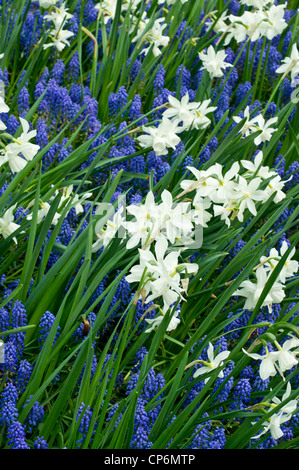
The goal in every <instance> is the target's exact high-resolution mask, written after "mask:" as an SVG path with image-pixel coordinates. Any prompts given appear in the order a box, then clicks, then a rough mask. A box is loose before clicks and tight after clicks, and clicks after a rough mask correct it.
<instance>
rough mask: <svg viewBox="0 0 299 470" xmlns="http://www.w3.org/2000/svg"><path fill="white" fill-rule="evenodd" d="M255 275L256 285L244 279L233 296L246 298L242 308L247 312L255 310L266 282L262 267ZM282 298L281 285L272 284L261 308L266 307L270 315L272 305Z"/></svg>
mask: <svg viewBox="0 0 299 470" xmlns="http://www.w3.org/2000/svg"><path fill="white" fill-rule="evenodd" d="M255 273H256V279H257V282H256V283H255V282H251V281H250V280H248V279H246V280H245V281H243V282H242V283H241V284H240V288H239V289H238V290H236V292H235V293H234V294H233V295H238V296H241V297H245V298H246V301H245V305H244V308H245V309H247V310H253V309H254V308H255V306H256V304H257V302H258V300H259V298H260V296H261V294H262V292H263V290H264V287H265V284H266V282H267V280H268V274H267V272H266V270H265V269H264V267H263V266H261V267H259V268H257V270H256V272H255ZM284 297H285V292H284V290H283V285H282V284H281V283H279V282H274V283H273V285H272V287H271V289H270V292H268V294H267V295H266V298H265V299H264V301H263V303H262V305H261V306H262V307H264V306H267V307H268V309H269V312H270V313H271V312H272V304H273V303H280V302H281V301H282V300H283V299H284Z"/></svg>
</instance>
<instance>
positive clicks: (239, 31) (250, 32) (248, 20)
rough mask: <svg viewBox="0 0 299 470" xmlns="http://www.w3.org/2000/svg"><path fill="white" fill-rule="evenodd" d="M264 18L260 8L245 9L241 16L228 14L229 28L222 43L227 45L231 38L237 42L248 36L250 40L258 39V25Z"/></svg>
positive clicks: (259, 32) (259, 35)
mask: <svg viewBox="0 0 299 470" xmlns="http://www.w3.org/2000/svg"><path fill="white" fill-rule="evenodd" d="M264 19H265V14H264V12H263V11H262V10H256V11H245V12H244V13H243V15H241V16H234V15H229V21H230V24H231V26H230V28H229V29H228V34H227V36H226V39H225V42H224V44H225V45H227V44H228V43H229V42H230V41H231V39H232V38H234V39H235V40H236V42H237V43H240V42H243V41H244V40H245V39H246V37H247V36H248V37H249V38H250V40H251V41H252V42H254V41H256V40H257V39H259V38H260V37H261V36H262V34H261V29H260V25H261V23H262V22H263V20H264Z"/></svg>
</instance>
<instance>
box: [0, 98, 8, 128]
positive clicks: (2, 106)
mask: <svg viewBox="0 0 299 470" xmlns="http://www.w3.org/2000/svg"><path fill="white" fill-rule="evenodd" d="M8 111H9V107H8V106H7V104H6V103H5V101H4V99H3V98H2V96H0V113H8ZM4 129H6V125H5V124H4V122H3V121H1V119H0V131H4Z"/></svg>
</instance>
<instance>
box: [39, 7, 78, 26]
mask: <svg viewBox="0 0 299 470" xmlns="http://www.w3.org/2000/svg"><path fill="white" fill-rule="evenodd" d="M72 17H73V15H72V14H71V13H68V8H65V3H62V4H61V5H60V6H59V7H56V8H55V10H52V11H51V12H50V13H48V14H47V15H45V19H47V20H49V21H53V23H54V25H55V29H56V30H57V31H58V30H59V29H60V28H61V27H62V26H63V24H64V23H65V22H66V21H68V20H69V19H70V18H72Z"/></svg>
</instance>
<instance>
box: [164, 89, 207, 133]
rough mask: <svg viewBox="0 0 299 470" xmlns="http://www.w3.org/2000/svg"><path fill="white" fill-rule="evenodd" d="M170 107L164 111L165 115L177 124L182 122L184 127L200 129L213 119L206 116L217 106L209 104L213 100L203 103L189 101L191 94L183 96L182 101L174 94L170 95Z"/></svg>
mask: <svg viewBox="0 0 299 470" xmlns="http://www.w3.org/2000/svg"><path fill="white" fill-rule="evenodd" d="M168 101H169V105H170V106H169V107H168V108H167V109H166V111H164V112H163V116H164V117H167V118H169V119H172V120H173V121H174V122H175V123H176V124H182V126H183V128H184V129H199V128H202V129H203V128H205V127H207V126H208V125H209V124H210V122H211V120H210V119H209V118H208V117H207V116H206V115H207V114H208V113H211V112H213V111H215V109H216V107H214V106H210V107H208V105H209V104H210V102H211V100H210V99H209V100H205V101H203V102H202V103H200V102H198V103H196V102H193V103H189V94H188V93H186V95H184V96H183V98H182V99H181V101H179V100H177V99H176V98H174V97H173V96H171V95H170V96H169V97H168Z"/></svg>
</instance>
